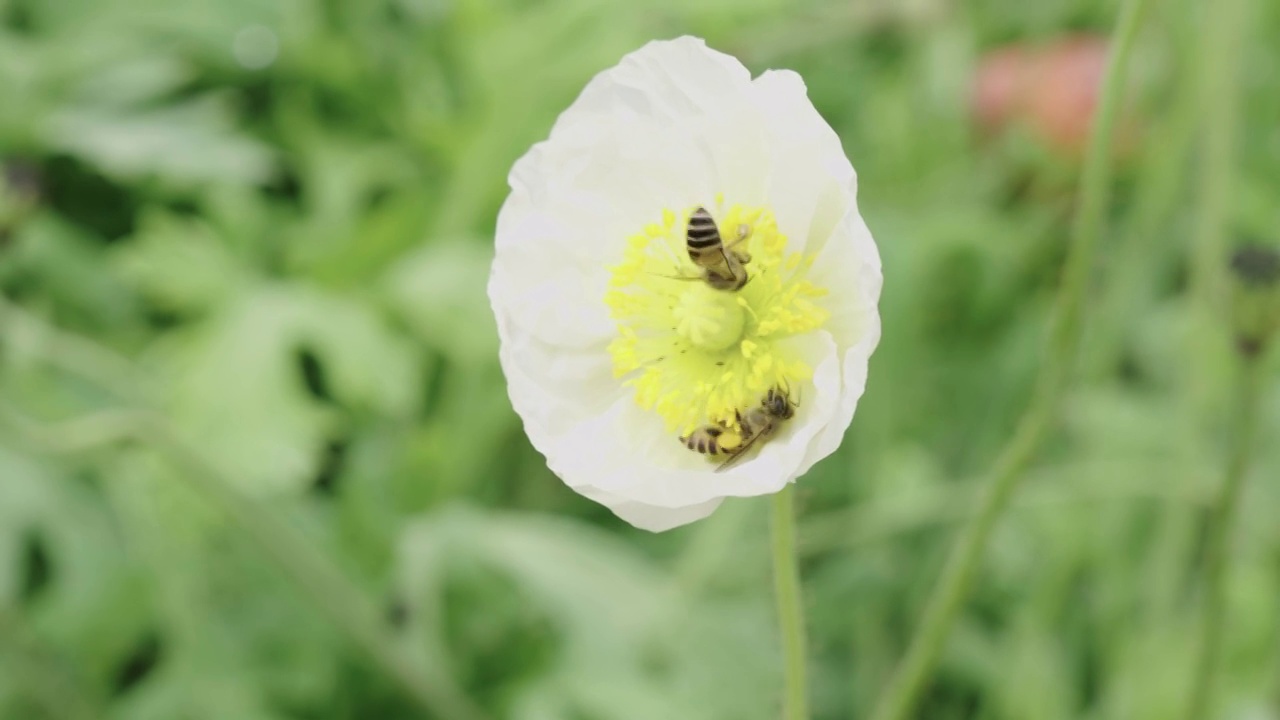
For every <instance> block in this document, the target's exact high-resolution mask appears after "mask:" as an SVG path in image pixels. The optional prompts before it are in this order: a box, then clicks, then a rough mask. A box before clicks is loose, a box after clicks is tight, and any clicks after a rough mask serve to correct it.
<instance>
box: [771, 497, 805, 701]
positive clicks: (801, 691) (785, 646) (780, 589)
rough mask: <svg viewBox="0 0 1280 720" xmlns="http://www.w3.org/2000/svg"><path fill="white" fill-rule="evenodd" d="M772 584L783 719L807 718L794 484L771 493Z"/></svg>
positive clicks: (802, 604)
mask: <svg viewBox="0 0 1280 720" xmlns="http://www.w3.org/2000/svg"><path fill="white" fill-rule="evenodd" d="M773 586H774V593H775V595H776V596H777V603H778V626H779V628H780V630H781V634H782V656H783V662H784V665H783V687H784V692H783V702H782V708H783V713H782V717H783V718H784V719H785V720H808V719H809V700H808V692H807V689H808V688H807V680H806V679H805V639H804V634H805V631H804V602H803V600H802V598H801V595H800V568H799V564H798V560H797V556H796V522H795V486H794V485H787V486H786V487H785V488H783V489H782V490H781V491H779V492H778V493H776V494H775V495H774V496H773Z"/></svg>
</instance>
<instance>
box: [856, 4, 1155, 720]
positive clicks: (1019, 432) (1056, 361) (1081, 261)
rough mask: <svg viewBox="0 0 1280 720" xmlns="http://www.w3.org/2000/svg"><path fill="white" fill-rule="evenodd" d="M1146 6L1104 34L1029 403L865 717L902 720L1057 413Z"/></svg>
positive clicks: (1131, 7)
mask: <svg viewBox="0 0 1280 720" xmlns="http://www.w3.org/2000/svg"><path fill="white" fill-rule="evenodd" d="M1146 5H1147V1H1146V0H1124V4H1123V5H1122V6H1121V8H1120V15H1119V19H1118V20H1117V22H1116V29H1115V32H1114V34H1113V35H1112V40H1111V54H1110V57H1109V58H1108V61H1107V70H1106V75H1105V78H1104V80H1103V85H1102V93H1101V99H1100V102H1099V106H1098V112H1097V115H1096V117H1095V118H1094V123H1093V128H1092V133H1091V135H1090V138H1089V149H1088V153H1087V155H1086V156H1085V162H1084V168H1083V171H1082V173H1081V178H1080V203H1079V205H1078V206H1077V209H1076V215H1075V222H1074V224H1073V226H1072V238H1071V245H1070V248H1069V250H1068V255H1067V260H1066V266H1065V267H1064V269H1063V278H1062V285H1061V287H1060V288H1059V290H1058V296H1057V302H1056V305H1055V307H1054V315H1053V325H1052V327H1051V329H1050V335H1049V339H1048V346H1047V349H1046V352H1045V356H1044V362H1043V364H1042V365H1041V370H1040V374H1039V376H1038V377H1037V379H1036V389H1035V394H1034V396H1033V397H1032V400H1031V405H1030V407H1028V408H1027V411H1026V412H1025V413H1024V414H1023V416H1022V418H1021V420H1020V421H1019V422H1018V426H1017V428H1016V429H1015V431H1014V434H1013V437H1012V438H1010V440H1009V442H1008V444H1007V445H1005V447H1004V449H1003V450H1002V451H1001V453H1000V455H999V457H998V459H997V460H996V464H995V467H994V470H993V473H992V474H993V477H992V479H991V482H990V484H989V485H988V486H987V488H986V490H985V491H984V493H983V496H982V500H981V504H980V506H979V510H978V513H977V515H976V516H975V517H974V519H973V521H972V522H970V523H969V525H968V526H967V527H966V529H965V530H964V534H963V535H962V536H961V537H960V539H959V540H958V542H957V543H956V545H955V546H954V547H953V548H952V551H951V554H950V556H949V557H948V558H947V564H946V567H945V568H944V569H943V572H942V577H941V578H940V579H939V581H938V584H937V586H936V587H935V588H934V590H933V593H932V595H931V596H930V598H929V600H928V603H927V604H926V606H925V610H924V615H923V617H922V619H921V621H920V626H919V628H918V629H917V630H916V633H915V636H914V638H912V641H911V645H910V647H909V648H908V649H907V654H906V657H905V658H904V659H903V660H902V663H901V665H899V667H898V669H897V671H896V672H895V674H894V676H893V677H892V678H891V680H890V682H889V684H888V685H887V686H886V687H885V690H884V692H883V693H882V694H881V697H880V700H879V702H878V703H877V704H876V708H875V712H874V713H873V714H872V719H873V720H903V719H904V718H906V717H907V716H908V715H909V714H910V712H911V710H912V708H913V707H914V706H915V704H916V702H917V701H918V700H919V697H920V694H921V692H922V691H923V690H924V688H925V686H926V684H927V683H928V680H929V678H930V676H931V675H932V673H933V670H934V667H935V666H936V665H937V662H938V657H939V656H940V655H941V653H942V647H943V645H944V644H945V642H946V639H947V636H948V635H949V633H950V631H951V626H952V625H953V624H954V623H955V619H956V615H957V613H958V612H959V609H960V605H961V603H963V601H964V599H965V598H966V597H967V596H968V593H969V588H970V586H971V585H972V583H973V575H974V572H975V570H976V569H977V566H978V561H979V560H980V559H981V557H982V552H983V550H984V549H985V547H986V544H987V539H988V538H989V537H990V535H991V531H992V530H993V529H994V527H995V524H996V521H997V520H998V519H999V518H1000V515H1001V513H1002V512H1003V511H1004V508H1005V506H1006V505H1008V502H1009V498H1010V497H1011V496H1012V495H1013V492H1014V490H1015V489H1016V488H1017V486H1018V482H1019V481H1020V480H1021V479H1022V477H1023V475H1024V470H1025V469H1026V467H1027V465H1028V464H1029V463H1030V462H1031V459H1032V458H1033V457H1034V456H1035V454H1036V452H1037V451H1038V450H1039V448H1040V444H1041V443H1042V442H1043V440H1044V438H1045V436H1046V435H1047V433H1048V430H1049V428H1050V426H1051V424H1052V422H1053V420H1054V419H1055V417H1056V416H1057V412H1058V407H1059V405H1060V403H1061V398H1062V394H1063V391H1064V390H1065V388H1066V384H1067V380H1068V378H1069V375H1070V373H1071V370H1072V368H1073V366H1074V362H1075V356H1076V354H1077V353H1076V351H1077V348H1078V346H1079V344H1080V334H1081V320H1082V315H1083V308H1084V301H1085V297H1086V292H1085V291H1086V288H1087V285H1088V280H1089V274H1090V273H1089V271H1090V269H1091V268H1092V266H1093V260H1094V255H1095V248H1096V247H1097V244H1098V237H1099V235H1100V234H1101V232H1102V225H1103V217H1104V214H1105V210H1106V207H1107V201H1108V198H1109V194H1110V190H1111V141H1112V130H1113V128H1114V126H1115V120H1116V116H1117V114H1118V113H1119V109H1120V104H1121V100H1122V98H1123V95H1124V78H1125V70H1126V68H1127V66H1128V61H1129V55H1130V51H1131V50H1132V48H1133V40H1134V38H1135V36H1136V35H1137V31H1138V27H1139V25H1140V20H1141V18H1142V13H1143V11H1144V10H1145V8H1146Z"/></svg>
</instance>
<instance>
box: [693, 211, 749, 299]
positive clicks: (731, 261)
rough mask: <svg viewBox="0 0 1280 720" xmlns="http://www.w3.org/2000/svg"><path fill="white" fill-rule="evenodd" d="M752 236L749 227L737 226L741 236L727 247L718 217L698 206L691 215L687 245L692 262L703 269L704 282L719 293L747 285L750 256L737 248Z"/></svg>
mask: <svg viewBox="0 0 1280 720" xmlns="http://www.w3.org/2000/svg"><path fill="white" fill-rule="evenodd" d="M750 235H751V228H750V226H748V225H745V224H743V225H739V226H738V236H737V237H736V238H734V240H733V242H731V243H729V244H727V245H726V244H725V242H724V241H723V240H722V239H721V237H720V229H719V228H718V227H717V226H716V221H715V218H713V217H711V213H709V212H707V209H706V208H703V207H698V208H697V209H696V210H694V211H693V212H692V213H691V214H690V215H689V226H688V229H687V231H686V234H685V245H686V248H687V249H688V251H689V259H690V260H692V261H693V262H694V264H695V265H697V266H698V267H700V268H702V270H703V279H704V280H706V281H707V284H708V285H710V286H711V287H713V288H715V289H716V290H739V289H741V288H742V286H743V285H746V284H747V280H748V277H747V270H746V267H744V266H745V265H746V264H747V263H749V262H751V255H750V254H748V253H747V252H746V251H745V250H738V249H736V248H737V246H738V245H741V244H742V242H743V241H744V240H746V239H747V238H748V237H749V236H750Z"/></svg>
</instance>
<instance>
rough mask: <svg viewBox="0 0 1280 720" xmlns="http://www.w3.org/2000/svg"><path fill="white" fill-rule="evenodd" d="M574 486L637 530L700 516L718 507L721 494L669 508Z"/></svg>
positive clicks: (666, 526) (671, 525)
mask: <svg viewBox="0 0 1280 720" xmlns="http://www.w3.org/2000/svg"><path fill="white" fill-rule="evenodd" d="M577 490H578V492H580V493H582V496H583V497H585V498H587V499H588V500H594V501H596V502H598V503H600V504H601V505H604V506H605V507H607V508H609V510H610V511H611V512H613V514H614V515H617V516H618V517H620V518H622V519H623V520H626V521H627V522H629V523H631V524H632V525H634V526H636V527H638V528H640V529H641V530H648V531H650V532H662V531H664V530H670V529H672V528H677V527H680V526H681V525H687V524H689V523H691V522H693V521H695V520H701V519H702V518H704V517H706V516H708V515H710V514H711V513H713V512H715V510H716V508H718V507H720V503H722V502H724V498H715V499H713V500H708V501H706V502H702V503H698V504H696V505H688V506H685V507H678V508H669V507H659V506H657V505H645V504H644V503H639V502H635V501H634V500H627V499H626V498H623V497H619V496H617V495H614V494H613V493H610V492H606V491H604V490H597V489H596V488H593V487H581V488H578V489H577Z"/></svg>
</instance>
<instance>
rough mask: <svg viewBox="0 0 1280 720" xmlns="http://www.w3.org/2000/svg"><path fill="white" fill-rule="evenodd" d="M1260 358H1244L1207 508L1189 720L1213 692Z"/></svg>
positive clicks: (1203, 713) (1202, 713) (1195, 719)
mask: <svg viewBox="0 0 1280 720" xmlns="http://www.w3.org/2000/svg"><path fill="white" fill-rule="evenodd" d="M1260 357H1261V356H1260V355H1258V354H1254V355H1247V356H1245V357H1244V359H1243V361H1242V364H1243V367H1242V368H1241V371H1240V379H1239V382H1238V385H1239V387H1238V388H1237V392H1236V398H1235V403H1234V405H1233V416H1234V417H1235V420H1236V427H1235V431H1234V432H1233V433H1232V438H1231V440H1232V447H1231V455H1230V458H1229V459H1228V461H1227V472H1226V476H1225V477H1223V479H1222V488H1221V489H1220V490H1219V492H1218V497H1217V500H1216V501H1215V502H1214V504H1213V507H1212V508H1210V510H1209V518H1208V527H1207V532H1206V537H1205V549H1204V586H1203V587H1204V601H1203V603H1204V604H1203V609H1202V613H1203V617H1202V620H1201V624H1200V647H1199V654H1198V655H1197V657H1196V665H1195V673H1194V675H1193V676H1192V680H1191V682H1192V685H1191V698H1190V700H1189V702H1188V703H1187V715H1186V717H1187V720H1200V718H1204V717H1207V713H1208V708H1209V702H1210V700H1211V696H1210V695H1211V691H1212V689H1213V675H1214V666H1215V665H1216V663H1217V659H1218V653H1219V649H1220V648H1221V646H1222V624H1223V622H1222V621H1223V614H1224V612H1223V611H1224V608H1225V585H1226V575H1227V563H1228V560H1229V558H1228V555H1229V553H1228V552H1227V550H1228V548H1229V547H1230V543H1231V531H1232V528H1233V527H1234V526H1235V516H1236V506H1237V505H1239V499H1240V492H1241V489H1242V488H1243V486H1244V476H1245V471H1246V470H1247V469H1248V466H1249V458H1250V457H1251V456H1252V454H1253V445H1254V435H1255V434H1256V428H1257V424H1258V405H1259V398H1260V396H1261V394H1262V392H1261V391H1262V376H1263V371H1262V362H1261V361H1260V359H1259V358H1260Z"/></svg>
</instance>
